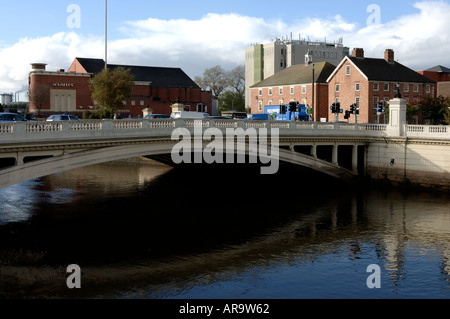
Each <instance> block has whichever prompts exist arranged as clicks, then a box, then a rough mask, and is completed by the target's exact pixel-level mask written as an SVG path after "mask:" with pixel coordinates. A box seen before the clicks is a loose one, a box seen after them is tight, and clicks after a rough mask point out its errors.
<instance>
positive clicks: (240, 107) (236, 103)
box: [219, 91, 245, 112]
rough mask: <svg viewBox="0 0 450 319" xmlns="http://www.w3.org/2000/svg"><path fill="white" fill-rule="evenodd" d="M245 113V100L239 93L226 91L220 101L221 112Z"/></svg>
mask: <svg viewBox="0 0 450 319" xmlns="http://www.w3.org/2000/svg"><path fill="white" fill-rule="evenodd" d="M230 110H233V111H238V112H245V99H244V96H243V95H242V94H241V93H239V92H233V91H226V92H225V93H223V94H222V96H221V98H220V99H219V112H223V111H230Z"/></svg>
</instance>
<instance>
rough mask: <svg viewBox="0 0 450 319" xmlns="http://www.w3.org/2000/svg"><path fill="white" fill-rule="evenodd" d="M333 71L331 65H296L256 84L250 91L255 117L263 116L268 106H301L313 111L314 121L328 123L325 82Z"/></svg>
mask: <svg viewBox="0 0 450 319" xmlns="http://www.w3.org/2000/svg"><path fill="white" fill-rule="evenodd" d="M334 69H335V66H334V65H332V64H331V63H328V62H318V63H314V64H309V65H304V64H300V65H294V66H291V67H289V68H286V69H284V70H282V71H280V72H278V73H276V74H275V75H273V76H271V77H269V78H267V79H265V80H263V81H261V82H259V83H256V84H255V85H253V86H252V87H251V88H250V92H251V96H250V97H251V98H250V106H251V110H252V114H263V113H264V111H265V107H266V106H272V105H287V104H289V103H290V102H299V103H300V104H303V105H306V106H307V107H310V108H312V109H313V110H314V117H313V118H314V120H315V121H320V119H328V112H329V105H328V83H327V82H326V80H327V78H328V77H329V76H330V74H331V73H332V72H333V70H334ZM313 74H314V76H313ZM313 77H314V99H313Z"/></svg>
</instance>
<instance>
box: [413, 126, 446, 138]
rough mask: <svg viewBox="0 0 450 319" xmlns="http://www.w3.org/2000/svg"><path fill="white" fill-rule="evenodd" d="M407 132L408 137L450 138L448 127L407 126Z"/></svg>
mask: <svg viewBox="0 0 450 319" xmlns="http://www.w3.org/2000/svg"><path fill="white" fill-rule="evenodd" d="M405 132H406V135H407V136H408V137H422V138H436V137H437V138H439V137H445V136H446V137H447V138H450V127H449V126H447V125H406V128H405Z"/></svg>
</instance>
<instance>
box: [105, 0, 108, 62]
mask: <svg viewBox="0 0 450 319" xmlns="http://www.w3.org/2000/svg"><path fill="white" fill-rule="evenodd" d="M107 69H108V0H105V70H107Z"/></svg>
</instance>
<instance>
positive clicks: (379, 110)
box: [377, 101, 384, 113]
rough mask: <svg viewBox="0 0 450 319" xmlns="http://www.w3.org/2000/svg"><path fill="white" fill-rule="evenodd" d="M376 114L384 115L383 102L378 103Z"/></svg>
mask: <svg viewBox="0 0 450 319" xmlns="http://www.w3.org/2000/svg"><path fill="white" fill-rule="evenodd" d="M377 113H384V101H381V102H380V103H378V107H377Z"/></svg>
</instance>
